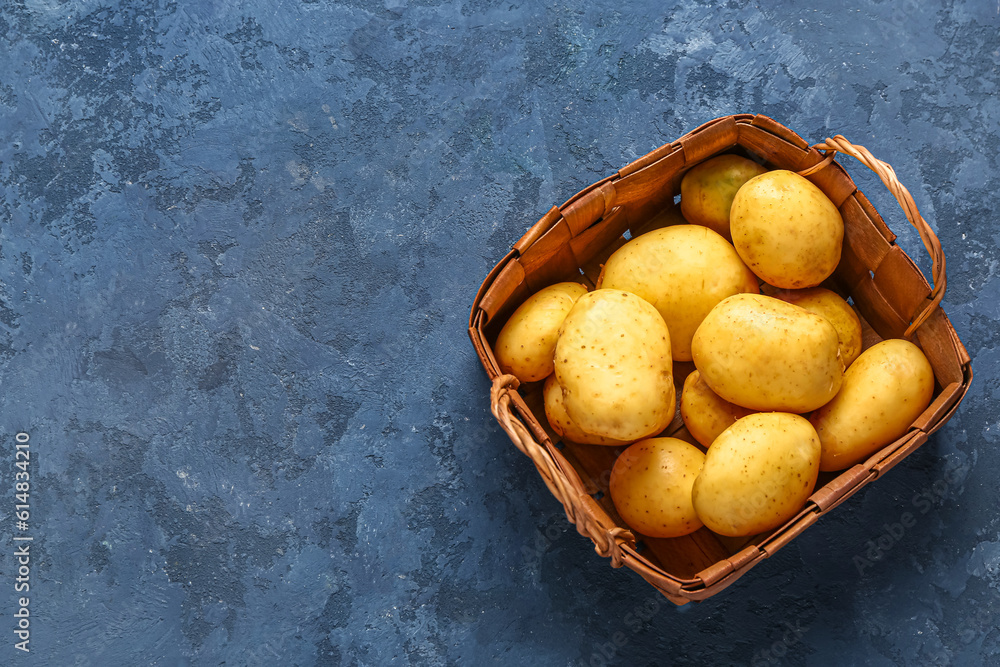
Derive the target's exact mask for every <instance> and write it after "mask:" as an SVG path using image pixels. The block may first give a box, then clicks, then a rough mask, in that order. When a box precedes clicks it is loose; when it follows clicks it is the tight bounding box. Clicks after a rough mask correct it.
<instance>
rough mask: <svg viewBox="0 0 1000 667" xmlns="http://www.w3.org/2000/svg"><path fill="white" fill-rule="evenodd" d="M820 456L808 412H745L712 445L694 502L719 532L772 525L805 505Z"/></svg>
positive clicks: (744, 532) (749, 531) (735, 533)
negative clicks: (801, 414)
mask: <svg viewBox="0 0 1000 667" xmlns="http://www.w3.org/2000/svg"><path fill="white" fill-rule="evenodd" d="M819 458H820V444H819V436H818V435H816V431H815V429H813V427H812V425H811V424H810V423H809V422H808V421H807V420H806V419H804V418H803V417H800V416H799V415H793V414H787V413H782V412H768V413H758V414H752V415H749V416H747V417H743V418H742V419H740V420H738V421H737V422H736V423H735V424H733V425H732V426H730V427H729V428H727V429H726V430H725V431H723V432H722V433H721V434H720V435H719V437H718V438H716V439H715V442H714V443H713V444H712V446H711V447H710V448H709V450H708V454H706V456H705V465H704V467H703V468H702V471H701V474H700V475H699V476H698V479H697V480H695V483H694V488H693V490H692V499H693V501H694V508H695V510H696V511H697V512H698V517H699V518H700V519H701V520H702V521H703V522H704V523H705V525H706V526H707V527H708V528H709V529H711V530H713V531H715V532H716V533H719V534H720V535H728V536H731V537H745V536H748V535H756V534H758V533H763V532H765V531H768V530H772V529H774V528H777V527H778V526H780V525H782V524H783V523H785V522H786V521H788V520H789V519H791V518H792V517H793V516H795V515H796V514H797V513H798V512H799V511H800V510H801V509H802V507H803V505H804V504H805V502H806V500H807V499H808V498H809V495H810V494H811V493H812V492H813V488H814V487H815V486H816V478H817V476H818V474H819Z"/></svg>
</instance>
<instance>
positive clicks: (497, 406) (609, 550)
mask: <svg viewBox="0 0 1000 667" xmlns="http://www.w3.org/2000/svg"><path fill="white" fill-rule="evenodd" d="M517 387H518V381H517V378H516V377H514V376H513V375H500V376H497V378H496V379H495V380H493V387H492V389H491V390H490V410H491V411H492V412H493V416H494V417H496V419H497V421H498V422H499V423H500V426H501V427H502V428H503V430H504V431H506V432H507V435H508V436H509V437H510V439H511V441H512V442H513V443H514V445H515V446H516V447H517V448H518V449H519V450H521V452H522V453H524V454H525V455H527V457H528V458H530V459H531V461H532V463H534V464H535V467H536V468H538V471H539V472H540V473H541V476H542V479H544V480H545V484H546V485H547V486H548V487H549V491H551V492H552V495H553V496H555V497H556V500H558V501H559V502H560V503H562V506H563V509H565V510H566V518H568V519H569V520H570V522H571V523H573V524H576V529H577V531H578V532H579V533H580V534H581V535H584V536H585V537H589V538H590V539H591V540H593V542H594V550H595V551H596V552H597V553H598V554H600V555H601V556H603V557H605V558H608V557H610V558H611V565H612V566H613V567H621V566H622V564H623V559H624V556H623V554H622V550H621V547H620V546H619V543H618V539H616V538H620V539H622V540H623V541H625V542H628V543H634V542H635V537H634V536H633V535H632V533H631V531H628V530H625V529H624V528H620V527H618V526H615V527H613V528H611V529H607V528H604V527H603V526H601V525H600V523H599V522H598V521H597V520H596V518H595V517H594V516H593V513H592V512H590V511H588V510H587V508H586V507H585V506H584V505H583V502H582V500H581V498H582V497H583V496H585V495H586V494H587V492H586V490H585V489H584V488H583V487H582V486H580V484H579V482H578V481H577V482H576V483H575V484H574V482H573V481H571V480H570V478H569V477H567V475H566V474H565V473H564V472H563V471H562V470H560V469H559V467H558V466H557V465H556V462H555V461H554V460H553V459H552V456H551V455H549V452H548V451H547V450H546V449H545V447H543V446H542V445H540V444H538V442H536V441H535V438H534V437H533V436H532V435H531V431H530V430H529V429H528V427H527V426H525V425H524V422H522V421H521V420H520V419H518V417H517V415H515V414H514V410H513V408H512V407H511V400H512V399H511V392H512V391H514V390H516V389H517Z"/></svg>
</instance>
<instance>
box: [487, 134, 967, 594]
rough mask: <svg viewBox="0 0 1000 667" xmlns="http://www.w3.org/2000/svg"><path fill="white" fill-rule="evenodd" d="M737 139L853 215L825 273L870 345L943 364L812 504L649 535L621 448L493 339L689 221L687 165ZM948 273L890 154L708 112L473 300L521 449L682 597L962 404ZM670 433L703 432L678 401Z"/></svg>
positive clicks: (826, 503)
mask: <svg viewBox="0 0 1000 667" xmlns="http://www.w3.org/2000/svg"><path fill="white" fill-rule="evenodd" d="M821 151H822V152H821ZM838 151H839V152H843V153H847V154H849V155H852V156H853V157H856V158H857V159H858V160H860V161H861V162H862V163H864V164H865V165H866V166H868V167H870V168H871V169H873V170H874V171H876V173H878V175H879V176H880V178H881V179H882V181H883V182H884V183H885V184H886V186H887V187H888V188H889V189H890V191H892V193H893V195H895V197H896V198H897V199H898V200H899V202H900V204H901V206H902V207H903V210H904V212H905V214H906V217H907V219H908V220H909V221H910V222H911V223H912V224H913V225H914V226H915V227H916V228H917V230H918V231H919V232H920V236H921V239H922V240H923V242H924V245H925V247H926V249H927V251H928V252H929V253H930V255H931V259H932V263H933V268H932V273H933V280H934V287H933V289H931V287H930V285H929V284H928V282H927V280H926V279H925V278H924V277H923V275H922V274H921V273H920V271H919V269H918V268H917V267H916V265H915V264H914V263H913V261H912V260H911V259H910V258H909V257H908V256H907V255H906V253H905V252H903V250H902V249H900V248H899V247H898V246H897V245H896V244H895V243H894V239H895V235H894V234H893V233H892V232H891V231H889V228H888V227H887V226H886V225H885V223H884V222H883V221H882V218H881V217H880V216H879V214H878V213H877V212H876V211H875V209H874V208H873V207H872V205H871V204H870V203H869V201H868V200H867V199H866V198H865V196H864V195H863V194H861V192H860V191H858V189H857V187H856V186H855V184H854V182H853V181H852V180H851V178H850V176H848V175H847V173H846V172H845V171H844V169H843V168H842V167H841V166H840V165H839V164H838V163H837V162H836V161H834V160H833V156H834V154H835V153H836V152H838ZM727 152H734V153H739V154H743V155H748V156H750V157H755V158H757V159H758V160H763V161H764V162H765V164H766V165H768V166H770V167H772V168H781V169H790V170H793V171H797V172H799V173H802V174H803V175H805V176H806V177H807V178H809V180H811V181H812V182H813V183H815V184H816V185H817V186H819V187H820V188H821V189H822V190H823V191H824V192H825V193H826V194H827V196H829V197H830V199H831V200H833V202H834V203H835V204H836V205H837V206H838V207H839V209H840V212H841V214H842V216H843V218H844V224H845V234H844V248H843V253H842V258H841V261H840V265H839V266H838V268H837V270H836V272H835V273H834V275H833V276H832V277H831V278H830V279H829V280H828V281H827V282H826V283H824V286H826V287H829V288H831V289H833V290H835V291H837V292H838V293H840V294H841V295H842V296H844V297H850V299H851V301H852V302H853V303H854V306H855V308H856V310H857V311H858V313H859V315H860V316H861V318H862V323H863V326H864V327H865V346H866V347H868V346H870V345H872V344H873V343H875V342H877V341H878V340H881V339H884V338H900V337H905V338H909V339H911V340H913V341H914V342H915V343H917V344H918V345H919V346H920V347H921V348H922V349H923V351H924V353H925V354H926V355H927V357H928V359H929V360H930V362H931V366H932V367H933V369H934V375H935V379H936V382H935V389H934V398H933V401H932V403H931V405H930V407H928V408H927V410H925V411H924V413H923V414H922V415H920V417H919V418H918V419H917V420H916V421H915V422H914V423H913V424H912V426H911V427H910V430H909V431H908V432H907V433H906V434H905V435H904V436H903V437H901V438H899V439H898V440H896V441H895V442H893V443H892V444H890V445H887V446H886V447H884V448H882V449H881V450H880V451H878V452H877V453H876V454H875V455H873V456H872V457H870V458H869V459H868V460H867V461H865V462H864V463H861V464H858V465H855V466H854V467H852V468H849V469H847V470H845V471H842V472H839V473H821V474H820V479H819V482H818V483H817V486H816V490H815V492H814V493H813V494H812V496H810V498H809V500H808V502H807V503H806V505H805V507H804V508H803V509H802V511H800V512H799V513H798V514H797V515H796V516H795V517H793V518H792V519H791V520H790V521H788V522H787V523H785V524H784V525H783V526H781V527H779V528H777V529H775V530H773V531H770V532H767V533H764V534H761V535H757V536H754V537H752V538H727V537H722V536H719V535H716V534H715V533H712V532H711V531H709V530H708V529H707V528H702V529H700V530H698V531H697V532H695V533H692V534H691V535H687V536H685V537H680V538H673V539H655V538H648V537H645V536H642V535H637V534H634V533H633V531H630V530H629V529H628V527H627V526H626V525H625V523H624V522H623V521H622V520H621V518H620V517H619V516H618V514H617V512H616V511H615V508H614V505H613V504H612V502H611V499H610V497H609V495H608V481H609V478H610V470H611V466H612V464H613V462H614V460H615V458H616V457H617V456H618V454H619V453H620V452H621V451H622V450H621V449H620V448H612V447H600V446H593V445H579V444H575V443H571V442H560V440H559V438H558V436H556V435H555V434H554V432H553V431H552V430H551V428H550V427H549V425H548V423H547V421H546V419H545V411H544V409H543V405H542V396H541V393H542V392H541V384H542V383H540V382H538V383H531V384H526V385H524V386H520V387H519V386H518V382H517V380H516V379H515V378H514V377H513V376H510V375H503V374H502V373H501V371H500V369H499V367H498V365H497V362H496V359H495V357H494V354H493V349H492V343H493V342H494V341H495V340H496V336H497V334H498V333H499V329H500V327H501V326H502V324H503V322H505V321H506V319H507V317H509V316H510V314H511V313H512V312H513V311H514V309H515V308H516V307H517V306H518V305H520V304H521V303H522V302H523V301H524V300H525V299H526V298H527V297H528V296H529V295H531V294H532V293H534V292H536V291H537V290H539V289H541V288H542V287H545V286H547V285H550V284H552V283H556V282H560V281H563V280H578V281H581V282H585V283H589V284H590V285H591V287H592V286H593V283H594V280H595V279H596V278H597V276H598V274H599V272H600V267H601V264H602V263H603V262H604V261H605V260H606V259H607V258H608V257H609V256H610V254H611V253H612V252H614V250H616V249H617V248H619V247H620V246H621V245H622V244H623V243H625V242H626V240H627V239H628V238H631V237H635V236H638V235H639V234H641V233H643V232H644V231H648V230H651V229H654V228H657V227H660V226H665V225H666V224H674V223H677V222H682V219H681V218H680V217H679V214H678V213H677V209H678V208H679V207H677V205H676V201H677V195H678V194H679V192H680V181H681V177H682V176H683V174H684V172H685V171H686V170H687V169H688V168H690V167H692V166H694V165H695V164H698V163H699V162H702V161H703V160H705V159H707V158H709V157H712V156H715V155H718V154H720V153H727ZM944 287H945V260H944V255H943V254H942V252H941V246H940V244H939V243H938V240H937V238H936V237H935V235H934V233H933V232H932V231H931V229H930V227H929V226H928V225H927V224H926V222H924V220H923V218H921V217H920V214H919V213H918V212H917V210H916V207H915V205H914V203H913V199H912V197H911V196H910V194H909V193H908V192H907V191H906V189H905V188H904V187H903V186H902V185H900V184H899V182H898V180H897V179H896V177H895V174H894V173H893V171H892V168H891V167H889V165H887V164H885V163H883V162H880V161H878V160H876V159H875V158H874V157H872V156H871V154H870V153H868V152H867V151H866V150H865V149H863V148H862V147H860V146H854V145H852V144H851V143H849V142H848V141H847V140H845V139H844V138H843V137H839V136H838V137H836V138H834V139H827V140H826V141H825V142H824V143H822V144H818V145H816V146H812V147H810V146H809V144H808V143H807V142H806V141H805V140H803V139H802V138H801V137H799V136H798V135H797V134H795V133H794V132H792V131H791V130H789V129H788V128H786V127H784V126H782V125H781V124H779V123H777V122H775V121H774V120H772V119H770V118H767V117H765V116H761V115H756V116H755V115H751V114H740V115H735V116H726V117H724V118H718V119H716V120H713V121H711V122H709V123H706V124H704V125H702V126H701V127H699V128H697V129H696V130H694V131H692V132H690V133H688V134H686V135H684V136H683V137H681V138H680V139H678V140H677V141H675V142H673V143H670V144H666V145H664V146H661V147H660V148H657V149H656V150H654V151H652V152H651V153H649V154H648V155H645V156H643V157H642V158H640V159H638V160H636V161H635V162H633V163H631V164H629V165H628V166H626V167H624V168H623V169H621V170H619V171H618V172H617V173H616V174H613V175H612V176H609V177H608V178H605V179H604V180H601V181H599V182H597V183H594V184H593V185H591V186H590V187H588V188H586V189H584V190H583V191H581V192H580V193H578V194H577V195H575V196H574V197H572V198H571V199H570V200H569V201H567V202H566V203H565V204H563V205H562V206H561V207H553V208H552V209H551V210H550V211H549V212H548V213H546V214H545V216H543V217H542V219H541V220H539V221H538V223H537V224H535V225H534V226H533V227H532V228H531V229H529V230H528V232H527V233H526V234H525V235H524V236H523V237H522V238H521V239H520V240H519V241H518V242H517V243H515V244H514V247H513V249H512V250H511V251H510V252H509V253H508V254H507V256H506V257H504V258H503V259H502V260H501V261H500V263H499V264H497V265H496V267H495V268H494V269H493V270H492V271H491V272H490V274H489V275H488V276H487V278H486V280H485V281H484V283H483V285H482V287H481V288H480V290H479V293H478V294H477V295H476V298H475V302H474V303H473V306H472V314H471V317H470V320H469V334H470V336H471V338H472V342H473V345H474V346H475V349H476V352H477V354H478V356H479V358H480V360H481V361H482V364H483V367H484V368H485V369H486V373H487V375H488V376H489V379H490V380H491V381H492V383H493V386H492V392H491V405H492V409H493V414H494V415H495V416H496V418H497V420H498V421H499V422H500V425H501V426H502V427H503V429H504V430H505V431H506V432H507V434H508V435H509V436H510V438H511V440H512V441H513V442H514V444H515V445H516V446H517V447H518V449H520V450H521V451H522V452H524V453H525V454H526V455H527V456H529V457H530V458H531V460H532V462H533V463H534V464H535V466H536V467H537V468H538V472H539V473H540V475H541V477H542V479H543V480H544V481H545V483H546V484H547V485H548V487H549V490H550V491H551V492H552V494H553V495H554V496H555V497H556V498H557V499H558V500H559V501H560V502H561V503H562V504H563V506H564V508H565V510H566V515H567V517H568V518H569V520H570V521H571V522H573V523H574V524H576V527H577V530H578V531H579V532H580V533H581V534H582V535H584V536H586V537H589V538H590V539H591V540H592V541H593V542H594V545H595V549H596V551H597V553H598V554H600V555H602V556H605V557H609V558H610V559H611V564H612V565H613V566H614V567H620V566H622V565H626V566H628V567H630V568H632V569H633V570H635V571H636V572H638V573H639V574H640V575H641V576H642V577H643V578H644V579H646V580H647V581H648V582H649V583H650V584H652V585H653V586H654V587H656V588H657V589H658V590H659V591H660V592H662V593H663V594H664V595H665V596H666V597H667V598H668V599H669V600H671V601H672V602H674V603H676V604H684V603H686V602H688V601H690V600H703V599H705V598H708V597H710V596H712V595H714V594H716V593H718V592H719V591H720V590H722V589H723V588H725V587H726V586H728V585H730V584H731V583H733V582H734V581H735V580H736V579H738V578H739V577H741V576H742V575H743V574H745V573H746V572H747V571H748V570H750V568H752V567H753V566H754V565H756V564H757V563H759V562H760V561H761V560H763V559H764V558H767V557H768V556H770V555H772V554H774V553H775V552H776V551H777V550H778V549H780V548H781V547H783V546H784V545H785V544H787V543H788V542H789V541H790V540H791V539H793V538H794V537H795V536H796V535H798V534H800V533H801V532H802V531H804V530H805V529H806V528H808V527H809V526H810V525H812V524H813V523H815V522H816V520H817V519H819V517H820V516H822V515H823V514H825V513H826V512H829V511H830V510H832V509H833V508H834V507H836V506H837V505H839V504H840V503H842V502H844V501H845V500H846V499H847V498H849V497H850V496H851V495H853V494H854V493H855V492H857V491H858V489H860V488H861V487H863V486H865V485H866V484H868V483H869V482H872V481H874V480H875V479H876V478H878V477H879V476H880V475H882V474H884V473H885V472H886V471H887V470H889V469H890V468H892V467H893V466H894V465H896V464H897V463H899V462H900V461H901V460H902V459H904V458H905V457H906V456H908V455H909V454H910V453H911V452H913V451H914V450H915V449H916V448H917V447H919V446H920V445H921V444H923V443H924V442H925V441H926V440H927V437H928V435H930V434H931V433H933V432H934V431H936V430H937V429H938V428H940V427H941V425H942V424H944V422H945V421H947V420H948V418H950V417H951V415H952V414H953V413H954V412H955V410H956V408H957V407H958V404H959V402H960V401H961V400H962V398H963V397H964V395H965V393H966V391H967V390H968V388H969V383H970V381H971V379H972V370H971V367H970V360H969V356H968V353H967V352H966V351H965V348H964V347H963V346H962V343H961V341H960V340H959V339H958V336H957V335H956V333H955V329H954V327H953V326H952V325H951V322H949V320H948V318H947V316H946V315H945V314H944V312H942V310H941V309H940V308H938V304H939V302H940V300H941V296H942V295H943V293H944ZM692 369H693V366H692V365H691V364H690V363H681V362H677V363H675V367H674V378H675V382H676V383H677V393H678V395H679V394H680V388H681V386H682V384H683V382H684V378H685V377H686V376H687V374H688V373H689V372H690V371H691V370H692ZM664 435H673V436H675V437H680V438H683V439H685V440H688V441H689V442H692V443H693V442H695V441H694V440H693V438H691V437H690V434H688V433H687V431H686V429H685V428H684V425H683V423H682V421H681V420H680V417H679V411H678V416H677V417H676V418H675V419H674V422H673V423H672V424H671V425H670V427H668V428H667V430H666V431H665V432H664Z"/></svg>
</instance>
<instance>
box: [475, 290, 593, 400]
mask: <svg viewBox="0 0 1000 667" xmlns="http://www.w3.org/2000/svg"><path fill="white" fill-rule="evenodd" d="M586 293H587V288H586V287H584V286H583V285H580V284H579V283H557V284H555V285H550V286H548V287H545V288H543V289H541V290H539V291H538V292H535V293H534V294H532V295H531V296H530V297H528V299H527V300H526V301H525V302H524V303H522V304H521V306H520V307H519V308H518V309H517V310H515V311H514V314H513V315H511V316H510V319H509V320H507V322H506V324H504V326H503V328H502V329H501V330H500V335H499V336H497V343H496V346H495V347H494V353H495V354H496V358H497V363H498V364H499V365H500V370H502V371H503V372H504V373H510V374H511V375H513V376H514V377H516V378H517V379H518V380H520V381H521V382H537V381H538V380H544V379H545V378H547V377H548V376H549V375H551V374H552V371H553V370H554V368H555V365H554V363H553V356H554V353H555V348H556V337H557V335H558V333H559V326H560V325H561V324H562V323H563V320H564V319H566V315H567V314H568V313H569V311H570V309H571V308H572V307H573V304H574V303H576V300H577V299H579V298H580V297H581V296H583V295H584V294H586Z"/></svg>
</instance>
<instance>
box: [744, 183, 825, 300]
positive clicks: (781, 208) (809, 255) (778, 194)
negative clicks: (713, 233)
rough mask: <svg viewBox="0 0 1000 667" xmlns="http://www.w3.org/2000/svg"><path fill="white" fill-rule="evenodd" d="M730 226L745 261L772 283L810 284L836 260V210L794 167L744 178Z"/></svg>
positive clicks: (789, 286)
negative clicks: (745, 180)
mask: <svg viewBox="0 0 1000 667" xmlns="http://www.w3.org/2000/svg"><path fill="white" fill-rule="evenodd" d="M730 229H731V230H732V234H733V245H734V246H736V251H737V252H738V253H739V254H740V257H742V258H743V261H744V262H746V265H747V266H749V267H750V269H751V270H752V271H753V272H754V273H755V274H757V275H758V276H760V277H761V278H762V279H763V280H764V282H767V283H770V284H771V285H774V286H776V287H783V288H785V289H799V288H802V287H814V286H816V285H819V284H820V283H821V282H823V281H824V280H825V279H826V278H828V277H829V276H830V274H832V273H833V271H834V269H836V268H837V264H838V263H839V262H840V251H841V248H842V246H843V241H844V220H843V218H842V217H841V216H840V211H838V210H837V207H836V206H834V205H833V202H832V201H830V199H829V197H827V196H826V195H825V194H824V193H823V191H822V190H820V189H819V188H818V187H816V186H815V185H813V184H812V182H810V181H809V180H808V179H806V178H804V177H803V176H799V175H798V174H796V173H795V172H793V171H787V170H784V169H777V170H774V171H769V172H767V173H766V174H761V175H760V176H755V177H754V178H751V179H750V180H749V181H747V182H746V183H745V184H744V185H743V187H741V188H740V189H739V191H738V192H737V193H736V197H735V198H733V208H732V210H731V212H730Z"/></svg>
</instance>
